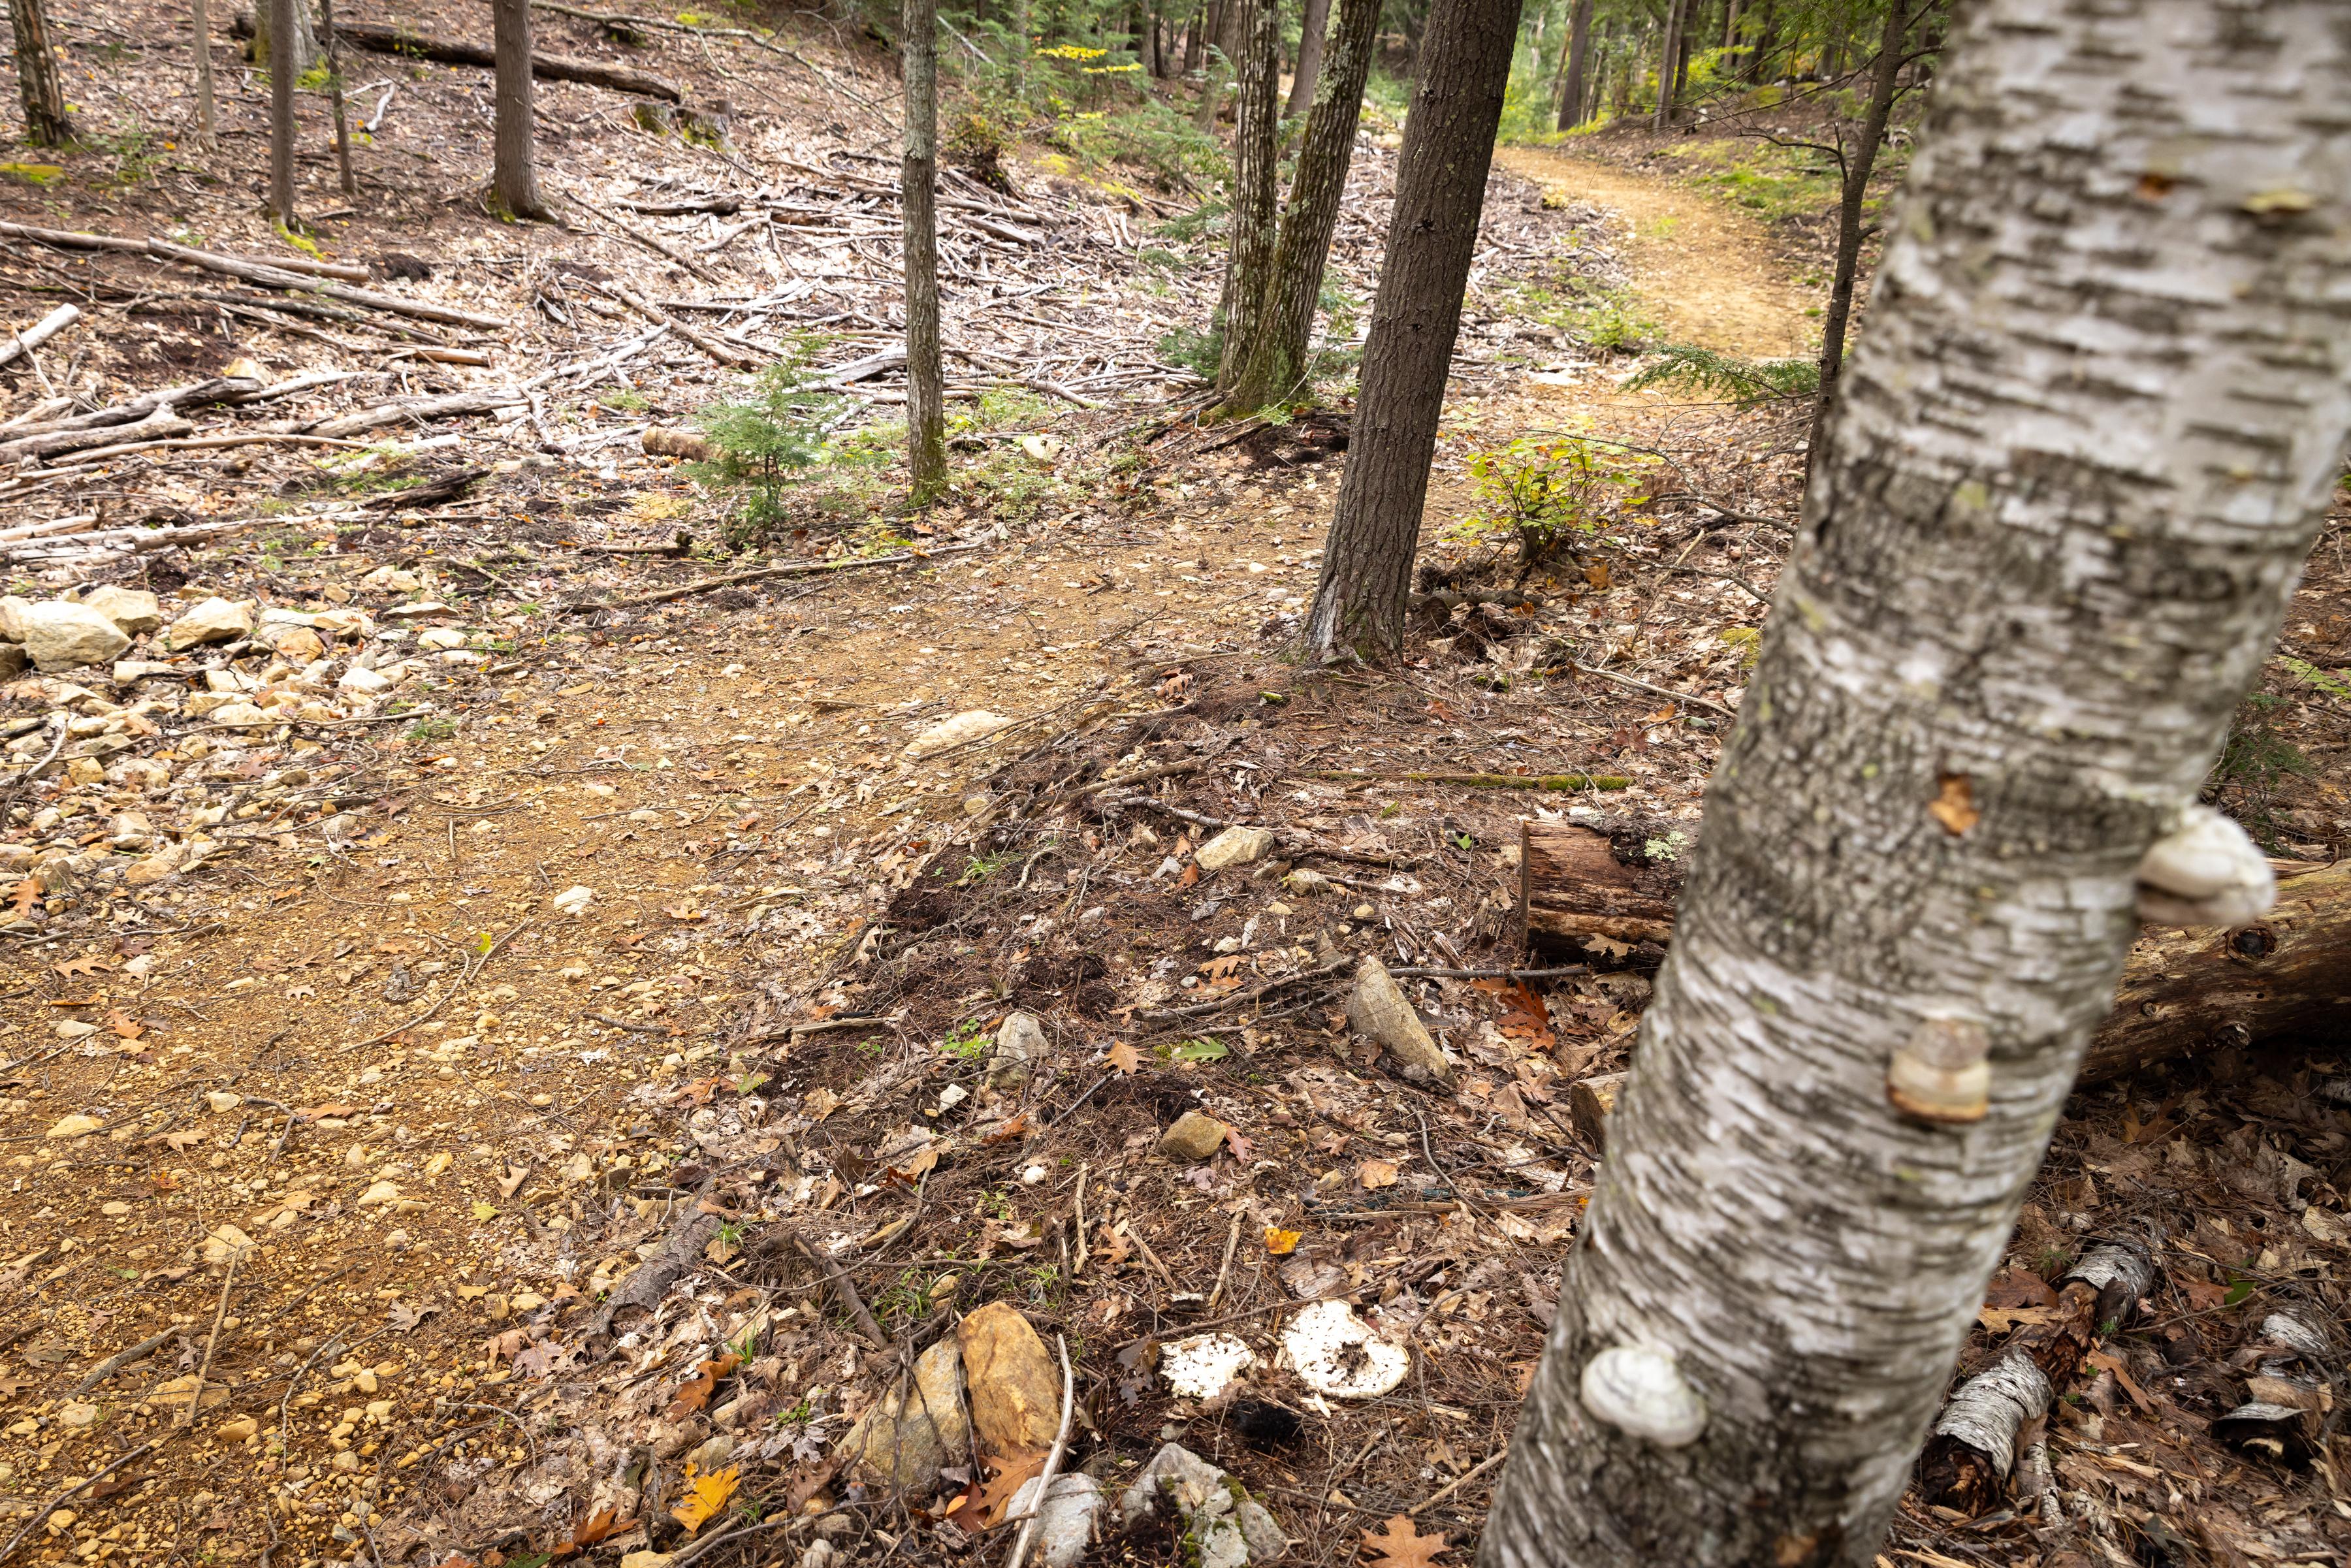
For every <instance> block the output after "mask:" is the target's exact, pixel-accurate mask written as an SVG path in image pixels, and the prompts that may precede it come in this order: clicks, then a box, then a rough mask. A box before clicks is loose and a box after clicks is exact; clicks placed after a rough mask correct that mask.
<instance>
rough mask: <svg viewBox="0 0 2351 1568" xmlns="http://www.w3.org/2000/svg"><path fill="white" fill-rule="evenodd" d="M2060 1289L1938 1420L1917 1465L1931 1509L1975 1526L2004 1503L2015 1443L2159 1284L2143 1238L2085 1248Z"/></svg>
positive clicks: (1962, 1388)
mask: <svg viewBox="0 0 2351 1568" xmlns="http://www.w3.org/2000/svg"><path fill="white" fill-rule="evenodd" d="M2057 1283H2058V1291H2057V1299H2056V1301H2054V1302H2053V1303H2051V1304H2049V1305H2047V1306H2043V1307H2032V1308H2027V1309H2025V1310H2024V1312H2020V1313H2019V1314H2018V1315H2019V1317H2020V1318H2021V1319H2022V1322H2020V1323H2019V1325H2018V1327H2017V1328H2016V1330H2015V1332H2014V1333H2011V1334H2010V1335H2009V1338H2008V1343H2006V1344H2004V1345H2002V1346H2001V1354H2000V1359H1998V1360H1997V1361H1995V1362H1993V1363H1992V1364H1991V1365H1990V1366H1988V1367H1986V1368H1985V1369H1984V1370H1983V1371H1981V1372H1980V1373H1978V1374H1976V1375H1974V1376H1973V1377H1970V1378H1969V1379H1968V1380H1967V1381H1966V1382H1965V1383H1963V1384H1961V1385H1959V1392H1957V1393H1956V1394H1953V1395H1952V1396H1951V1397H1950V1401H1949V1403H1948V1404H1946V1405H1945V1406H1943V1413H1942V1415H1941V1416H1938V1417H1937V1418H1936V1421H1935V1430H1934V1435H1933V1436H1932V1437H1928V1439H1927V1448H1926V1451H1925V1452H1924V1453H1923V1454H1921V1455H1920V1456H1919V1458H1918V1490H1919V1492H1920V1494H1921V1495H1922V1496H1923V1497H1924V1498H1925V1499H1926V1500H1927V1502H1928V1504H1929V1505H1930V1506H1932V1507H1937V1508H1949V1509H1956V1510H1958V1511H1959V1512H1961V1513H1964V1514H1966V1515H1968V1516H1969V1517H1970V1518H1971V1519H1972V1518H1980V1517H1981V1516H1982V1515H1984V1514H1986V1513H1988V1512H1990V1511H1991V1509H1992V1507H1993V1506H1994V1505H1995V1504H1996V1503H1998V1502H1999V1501H2000V1500H2001V1491H2002V1490H2004V1488H2005V1484H2006V1482H2007V1480H2008V1476H2009V1472H2010V1471H2011V1469H2014V1468H2015V1464H2016V1437H2017V1434H2018V1433H2019V1432H2020V1431H2022V1429H2023V1427H2024V1426H2025V1424H2026V1423H2027V1422H2029V1421H2031V1420H2032V1419H2033V1418H2034V1417H2035V1416H2043V1415H2045V1414H2047V1413H2048V1409H2049V1402H2050V1400H2051V1399H2052V1398H2053V1397H2054V1396H2055V1395H2056V1393H2057V1391H2058V1390H2060V1389H2062V1388H2064V1386H2065V1385H2067V1384H2068V1383H2070V1382H2072V1381H2073V1378H2074V1374H2075V1373H2077V1372H2079V1371H2080V1370H2081V1368H2082V1363H2083V1361H2084V1359H2085V1358H2086V1357H2087V1356H2088V1355H2089V1354H2090V1352H2091V1351H2092V1349H2093V1348H2094V1347H2095V1345H2096V1344H2097V1343H2098V1339H2099V1337H2100V1335H2101V1334H2102V1333H2105V1331H2106V1330H2107V1329H2108V1328H2109V1327H2127V1326H2128V1325H2129V1323H2130V1322H2131V1320H2132V1319H2133V1318H2135V1317H2137V1315H2138V1305H2139V1301H2140V1299H2141V1298H2142V1297H2144V1296H2145V1295H2146V1294H2147V1291H2149V1290H2151V1289H2153V1287H2154V1284H2155V1256H2154V1254H2153V1253H2152V1252H2151V1251H2150V1250H2149V1249H2148V1248H2147V1244H2146V1243H2145V1242H2144V1241H2142V1240H2140V1239H2137V1238H2136V1237H2122V1238H2118V1239H2115V1240H2111V1241H2107V1242H2104V1243H2101V1244H2099V1245H2096V1246H2093V1247H2090V1248H2088V1249H2085V1251H2084V1252H2083V1254H2082V1256H2081V1259H2080V1260H2078V1261H2077V1262H2075V1263H2074V1266H2073V1268H2071V1269H2069V1270H2066V1271H2065V1276H2064V1279H2062V1280H2060V1281H2058V1282H2057ZM2027 1313H2029V1314H2030V1315H2029V1316H2027V1315H2026V1314H2027Z"/></svg>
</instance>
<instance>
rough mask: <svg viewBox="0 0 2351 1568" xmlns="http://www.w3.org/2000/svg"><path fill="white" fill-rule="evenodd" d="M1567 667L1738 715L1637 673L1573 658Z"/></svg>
mask: <svg viewBox="0 0 2351 1568" xmlns="http://www.w3.org/2000/svg"><path fill="white" fill-rule="evenodd" d="M1567 667H1568V668H1569V669H1571V670H1573V671H1574V672H1575V673H1576V674H1580V675H1597V676H1599V677H1600V678H1601V679H1602V680H1604V681H1614V682H1615V683H1616V684H1617V685H1620V686H1631V687H1632V688H1633V689H1634V690H1635V691H1643V692H1647V693H1648V694H1649V695H1652V696H1660V697H1669V698H1671V699H1672V700H1673V701H1675V702H1677V703H1687V704H1689V706H1692V707H1702V708H1704V709H1706V710H1707V711H1708V713H1719V714H1720V715H1721V716H1723V717H1725V718H1728V719H1736V718H1738V716H1739V715H1738V714H1737V713H1735V712H1733V711H1732V710H1731V709H1729V708H1727V707H1725V706H1722V705H1721V704H1720V703H1718V702H1709V701H1708V700H1707V699H1706V698H1705V697H1694V696H1692V695H1689V694H1688V693H1687V692H1677V691H1675V690H1673V689H1672V688H1670V687H1667V686H1658V685H1650V684H1649V683H1648V682H1647V681H1645V680H1642V679H1641V678H1640V677H1639V676H1637V675H1620V674H1617V673H1616V672H1615V671H1614V670H1604V669H1601V668H1600V667H1598V666H1597V665H1594V664H1578V663H1577V662H1576V661H1575V660H1573V659H1570V660H1569V661H1568V662H1567Z"/></svg>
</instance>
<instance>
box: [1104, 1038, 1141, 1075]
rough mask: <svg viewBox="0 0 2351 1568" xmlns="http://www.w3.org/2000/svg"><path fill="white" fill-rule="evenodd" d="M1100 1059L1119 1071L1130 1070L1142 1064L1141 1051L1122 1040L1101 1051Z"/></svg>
mask: <svg viewBox="0 0 2351 1568" xmlns="http://www.w3.org/2000/svg"><path fill="white" fill-rule="evenodd" d="M1102 1061H1105V1062H1108V1063H1109V1064H1110V1065H1111V1066H1112V1067H1113V1068H1115V1069H1116V1070H1117V1071H1121V1072H1132V1071H1134V1070H1135V1069H1136V1068H1138V1067H1140V1066H1142V1065H1143V1053H1142V1052H1140V1051H1136V1050H1135V1049H1134V1047H1133V1046H1131V1045H1129V1044H1127V1042H1126V1041H1124V1040H1120V1041H1118V1042H1117V1043H1116V1044H1115V1045H1113V1046H1112V1047H1111V1048H1110V1049H1109V1050H1108V1051H1103V1052H1102Z"/></svg>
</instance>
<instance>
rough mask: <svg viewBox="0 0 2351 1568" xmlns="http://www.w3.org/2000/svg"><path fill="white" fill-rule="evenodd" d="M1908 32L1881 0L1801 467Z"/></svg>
mask: <svg viewBox="0 0 2351 1568" xmlns="http://www.w3.org/2000/svg"><path fill="white" fill-rule="evenodd" d="M1908 31H1909V14H1907V11H1906V7H1905V5H1904V0H1886V31H1885V33H1884V35H1883V36H1882V37H1880V38H1879V40H1878V45H1877V60H1876V65H1875V66H1874V67H1873V68H1871V70H1870V73H1869V107H1868V109H1867V110H1865V111H1864V112H1863V114H1862V119H1861V133H1860V134H1859V135H1858V136H1856V137H1855V139H1854V142H1855V144H1854V149H1853V151H1852V152H1848V153H1847V154H1846V155H1845V161H1844V189H1843V191H1842V193H1840V194H1839V196H1838V199H1837V246H1836V268H1835V271H1834V273H1833V274H1832V275H1831V279H1830V283H1829V308H1828V309H1827V311H1826V312H1824V313H1823V316H1822V318H1821V390H1820V392H1818V393H1817V394H1816V395H1815V396H1814V397H1813V424H1812V432H1811V438H1810V442H1809V444H1808V445H1807V447H1806V449H1805V452H1806V455H1805V458H1804V462H1805V465H1806V466H1807V467H1808V468H1809V467H1810V466H1811V465H1812V462H1813V458H1812V454H1813V453H1814V452H1817V451H1818V450H1820V444H1821V435H1822V433H1823V431H1825V430H1826V429H1827V428H1828V417H1829V409H1830V407H1831V406H1832V405H1833V404H1834V402H1835V401H1836V390H1837V378H1838V377H1839V376H1840V375H1841V374H1842V373H1843V372H1844V334H1845V326H1846V323H1848V322H1849V321H1851V320H1852V319H1853V290H1854V284H1855V279H1856V277H1858V276H1859V274H1860V271H1861V209H1862V204H1863V203H1864V202H1865V201H1867V200H1868V198H1869V176H1870V174H1871V172H1873V171H1875V170H1876V167H1877V149H1878V145H1879V143H1881V142H1883V141H1885V140H1886V119H1887V117H1888V116H1889V115H1891V114H1892V113H1893V110H1894V86H1895V77H1896V73H1897V72H1898V71H1899V70H1900V69H1901V68H1902V40H1903V37H1904V36H1905V35H1906V34H1907V32H1908Z"/></svg>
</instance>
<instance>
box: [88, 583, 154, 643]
mask: <svg viewBox="0 0 2351 1568" xmlns="http://www.w3.org/2000/svg"><path fill="white" fill-rule="evenodd" d="M81 601H82V602H83V603H84V604H87V605H89V607H90V608H91V609H92V610H95V611H97V612H99V614H100V615H103V616H105V617H106V618H107V619H108V620H109V621H111V622H114V623H115V624H116V625H117V626H120V627H121V628H122V629H123V630H124V631H125V632H133V633H136V632H152V631H154V630H155V629H156V628H157V627H159V626H161V625H162V624H163V606H162V601H160V600H158V599H157V598H156V597H155V596H154V595H153V594H152V593H148V592H146V591H142V590H140V589H136V588H117V587H115V586H114V585H113V584H112V583H108V584H107V585H106V586H105V587H103V588H93V589H91V590H90V591H89V592H88V593H85V594H83V595H82V596H81Z"/></svg>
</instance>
